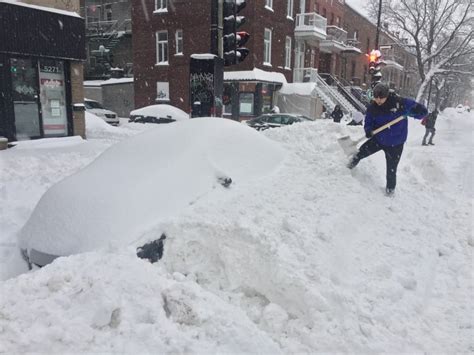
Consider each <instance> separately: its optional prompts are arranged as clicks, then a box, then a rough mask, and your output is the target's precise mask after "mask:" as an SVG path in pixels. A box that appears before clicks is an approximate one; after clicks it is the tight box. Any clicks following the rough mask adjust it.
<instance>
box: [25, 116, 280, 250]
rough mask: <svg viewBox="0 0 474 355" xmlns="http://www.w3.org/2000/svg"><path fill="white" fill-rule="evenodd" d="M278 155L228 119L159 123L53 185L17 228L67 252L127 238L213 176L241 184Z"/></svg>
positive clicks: (207, 185) (28, 242)
mask: <svg viewBox="0 0 474 355" xmlns="http://www.w3.org/2000/svg"><path fill="white" fill-rule="evenodd" d="M282 157H283V154H282V150H281V149H280V148H279V147H278V145H277V144H276V143H274V142H272V141H270V140H269V139H267V138H265V137H263V136H262V135H260V134H259V133H258V132H256V131H254V130H253V129H251V128H249V127H246V126H244V125H241V124H239V123H236V122H233V121H230V120H223V119H212V118H208V119H193V120H187V121H182V122H177V123H176V124H171V125H159V126H157V127H155V128H154V129H152V130H149V131H147V132H145V133H143V134H141V135H138V136H135V137H132V138H130V139H128V140H124V141H122V142H120V143H118V144H117V145H114V146H112V147H111V148H110V149H109V150H107V151H106V152H105V153H104V154H102V155H101V156H100V157H99V158H98V159H97V160H95V161H94V162H93V163H92V164H91V165H89V166H88V167H87V168H85V169H84V170H82V171H80V172H79V173H77V174H75V175H73V176H71V177H69V178H67V179H65V180H63V181H61V182H60V183H59V184H57V185H55V186H53V187H52V188H51V189H50V190H49V191H48V192H47V193H46V194H45V195H44V196H43V197H42V198H41V200H40V201H39V203H38V205H37V207H36V208H35V210H34V211H33V214H32V216H31V218H30V219H29V221H28V222H27V223H26V225H25V227H24V228H23V229H22V231H21V232H20V240H21V244H22V245H23V246H24V247H27V248H34V249H36V250H38V251H42V252H46V253H48V254H53V255H69V254H73V253H78V252H84V251H89V250H93V249H94V248H97V247H104V246H117V245H122V244H124V243H125V244H126V243H130V242H133V241H134V240H135V239H137V238H138V237H140V235H141V234H143V233H144V232H145V231H146V230H147V229H148V228H150V227H151V226H154V225H155V224H156V223H157V221H159V220H162V219H164V218H166V217H169V216H173V215H175V214H177V213H179V212H180V211H181V209H183V208H185V207H186V206H187V205H189V204H192V203H195V202H196V201H197V200H198V199H200V198H202V197H203V196H204V195H206V194H208V193H210V192H211V191H212V189H213V188H214V187H215V186H216V185H218V178H220V177H230V178H232V179H233V180H234V182H235V183H237V184H238V183H242V182H245V181H247V180H248V179H252V178H255V177H258V176H261V175H265V174H267V173H269V172H270V171H272V170H273V169H274V168H275V167H276V166H277V164H278V163H279V162H280V161H281V159H282Z"/></svg>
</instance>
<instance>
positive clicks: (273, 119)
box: [267, 116, 281, 124]
mask: <svg viewBox="0 0 474 355" xmlns="http://www.w3.org/2000/svg"><path fill="white" fill-rule="evenodd" d="M267 122H268V123H275V124H281V116H271V117H269V118H268V121H267Z"/></svg>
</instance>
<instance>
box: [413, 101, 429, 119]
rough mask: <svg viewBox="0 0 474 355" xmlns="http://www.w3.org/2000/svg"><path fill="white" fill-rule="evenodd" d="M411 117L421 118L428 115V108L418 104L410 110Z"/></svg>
mask: <svg viewBox="0 0 474 355" xmlns="http://www.w3.org/2000/svg"><path fill="white" fill-rule="evenodd" d="M409 113H410V115H414V116H419V115H425V114H427V110H426V108H425V107H424V106H423V105H421V104H416V105H414V106H413V107H412V108H411V109H410V112H409Z"/></svg>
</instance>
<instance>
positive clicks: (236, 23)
mask: <svg viewBox="0 0 474 355" xmlns="http://www.w3.org/2000/svg"><path fill="white" fill-rule="evenodd" d="M223 5H224V6H223V14H222V15H223V19H224V23H223V33H222V41H223V49H224V65H225V66H229V65H234V64H238V63H240V62H241V61H242V60H244V58H245V57H246V56H247V55H248V53H249V50H248V49H247V48H243V47H242V46H243V45H245V43H247V41H248V40H249V38H250V34H249V33H247V32H245V31H239V32H237V29H238V28H239V27H240V26H242V25H243V24H244V23H245V22H246V19H245V17H244V16H237V14H238V12H239V11H241V10H242V9H243V8H244V7H245V6H246V5H247V3H246V1H245V0H224V4H223Z"/></svg>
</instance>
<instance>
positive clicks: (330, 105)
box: [293, 68, 365, 114]
mask: <svg viewBox="0 0 474 355" xmlns="http://www.w3.org/2000/svg"><path fill="white" fill-rule="evenodd" d="M332 78H333V77H332ZM333 80H334V82H336V79H335V78H333ZM293 81H294V82H312V83H315V84H316V86H315V88H314V90H313V92H312V95H314V96H316V97H318V98H319V99H320V100H321V101H322V103H323V105H324V106H325V107H326V108H327V110H328V111H329V112H331V111H332V110H333V109H334V106H336V105H339V106H341V109H342V111H343V112H344V113H345V114H349V113H352V112H355V111H361V112H362V113H365V106H364V105H363V104H362V103H360V102H359V100H357V99H356V98H355V97H354V96H353V95H352V94H351V93H350V92H349V91H348V90H346V89H345V88H344V86H343V85H342V83H340V82H339V85H335V86H332V85H329V84H328V83H327V81H326V80H325V79H323V78H322V77H321V75H319V74H318V71H317V69H315V68H300V69H294V78H293Z"/></svg>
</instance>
